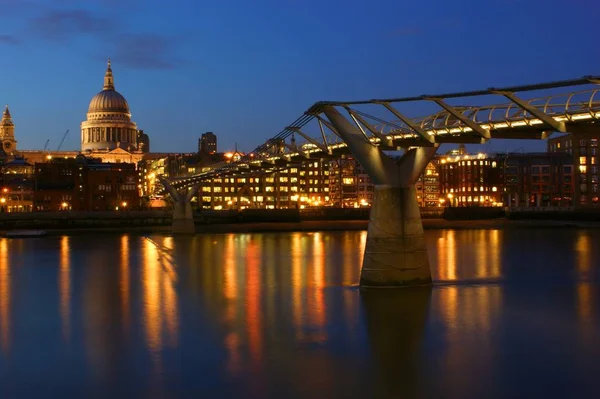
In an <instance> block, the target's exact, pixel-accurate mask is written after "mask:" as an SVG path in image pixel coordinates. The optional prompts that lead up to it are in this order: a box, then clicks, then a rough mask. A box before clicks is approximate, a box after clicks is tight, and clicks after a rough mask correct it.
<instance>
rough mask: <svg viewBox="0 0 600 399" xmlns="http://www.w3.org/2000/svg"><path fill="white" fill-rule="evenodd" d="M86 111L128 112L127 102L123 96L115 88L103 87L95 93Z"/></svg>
mask: <svg viewBox="0 0 600 399" xmlns="http://www.w3.org/2000/svg"><path fill="white" fill-rule="evenodd" d="M88 112H123V113H126V114H129V113H130V112H129V104H127V100H125V97H123V96H122V95H121V93H119V92H118V91H116V90H110V89H104V90H102V91H101V92H100V93H98V94H96V95H95V96H94V98H92V101H90V106H89V109H88Z"/></svg>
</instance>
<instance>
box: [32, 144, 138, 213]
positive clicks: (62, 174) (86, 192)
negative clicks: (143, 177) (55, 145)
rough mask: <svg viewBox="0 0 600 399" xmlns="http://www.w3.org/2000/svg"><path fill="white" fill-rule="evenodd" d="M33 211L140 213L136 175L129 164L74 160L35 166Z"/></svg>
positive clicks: (53, 161) (81, 157) (52, 161)
mask: <svg viewBox="0 0 600 399" xmlns="http://www.w3.org/2000/svg"><path fill="white" fill-rule="evenodd" d="M33 202H34V210H35V211H119V210H121V211H122V210H128V209H131V210H137V209H140V197H139V193H138V185H137V171H136V169H135V165H134V164H131V163H102V162H101V161H100V160H99V159H90V158H86V157H84V156H78V157H77V158H76V159H64V158H56V159H52V160H50V161H48V162H44V163H38V164H35V191H34V201H33Z"/></svg>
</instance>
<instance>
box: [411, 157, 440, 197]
mask: <svg viewBox="0 0 600 399" xmlns="http://www.w3.org/2000/svg"><path fill="white" fill-rule="evenodd" d="M438 164H439V159H437V158H436V159H433V160H432V161H431V162H429V163H428V164H427V166H426V167H425V170H424V171H423V173H422V174H421V176H419V179H418V180H417V182H416V183H415V189H416V191H417V202H418V204H419V207H421V208H431V207H437V206H440V202H439V199H440V176H439V171H438V168H439V165H438Z"/></svg>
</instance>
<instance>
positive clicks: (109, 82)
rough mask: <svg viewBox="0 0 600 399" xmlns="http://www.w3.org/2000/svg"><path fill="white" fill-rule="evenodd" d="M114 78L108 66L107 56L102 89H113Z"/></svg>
mask: <svg viewBox="0 0 600 399" xmlns="http://www.w3.org/2000/svg"><path fill="white" fill-rule="evenodd" d="M114 89H115V79H114V77H113V74H112V69H111V68H110V58H108V66H107V67H106V73H105V74H104V90H114Z"/></svg>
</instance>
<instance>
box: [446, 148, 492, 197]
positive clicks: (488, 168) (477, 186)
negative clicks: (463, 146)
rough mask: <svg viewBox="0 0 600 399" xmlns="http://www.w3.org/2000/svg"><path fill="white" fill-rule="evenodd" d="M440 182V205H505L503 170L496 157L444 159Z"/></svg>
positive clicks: (453, 156) (463, 155) (479, 156)
mask: <svg viewBox="0 0 600 399" xmlns="http://www.w3.org/2000/svg"><path fill="white" fill-rule="evenodd" d="M439 181H440V183H439V186H440V198H439V202H440V203H441V204H443V205H446V206H502V187H503V175H502V167H501V164H500V163H499V162H498V160H497V159H496V158H495V157H493V156H488V155H486V154H477V155H469V154H462V155H447V156H442V157H440V161H439Z"/></svg>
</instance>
